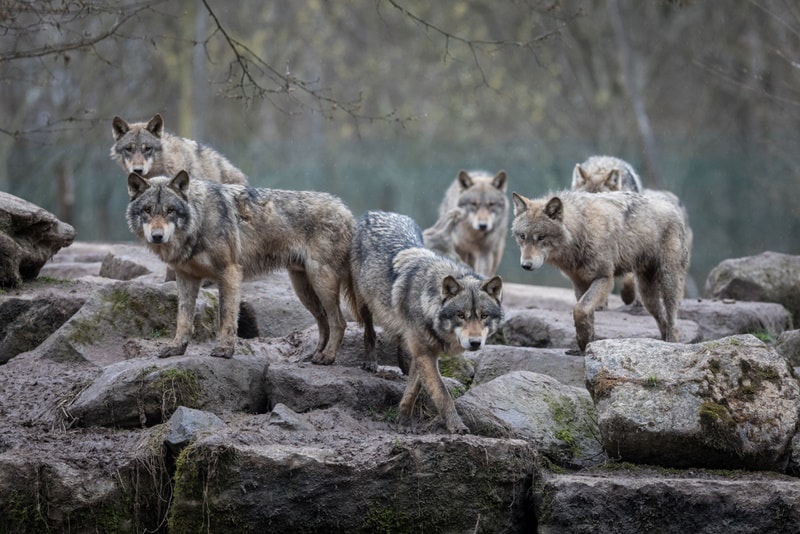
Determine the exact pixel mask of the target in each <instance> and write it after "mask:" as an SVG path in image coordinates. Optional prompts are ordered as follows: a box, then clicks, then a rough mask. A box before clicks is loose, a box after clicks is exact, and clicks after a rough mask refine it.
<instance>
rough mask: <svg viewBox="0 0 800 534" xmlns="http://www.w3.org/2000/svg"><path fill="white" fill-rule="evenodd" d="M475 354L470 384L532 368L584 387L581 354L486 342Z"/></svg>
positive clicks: (584, 378)
mask: <svg viewBox="0 0 800 534" xmlns="http://www.w3.org/2000/svg"><path fill="white" fill-rule="evenodd" d="M474 356H475V375H474V376H473V380H472V385H473V386H477V385H478V384H483V383H486V382H489V381H490V380H493V379H495V378H497V377H499V376H501V375H504V374H508V373H511V372H513V371H531V372H534V373H541V374H545V375H548V376H551V377H553V378H555V379H556V380H558V381H559V382H561V383H562V384H565V385H568V386H575V387H579V388H585V380H586V377H585V376H584V375H585V373H584V360H583V357H582V356H573V355H569V354H566V353H565V352H564V349H535V348H528V347H511V346H506V345H486V346H484V347H483V348H482V349H481V350H480V351H478V352H477V353H475V354H474Z"/></svg>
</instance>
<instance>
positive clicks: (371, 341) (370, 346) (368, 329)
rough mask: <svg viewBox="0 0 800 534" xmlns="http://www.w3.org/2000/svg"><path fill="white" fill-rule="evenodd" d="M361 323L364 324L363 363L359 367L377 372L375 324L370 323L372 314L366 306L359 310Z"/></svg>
mask: <svg viewBox="0 0 800 534" xmlns="http://www.w3.org/2000/svg"><path fill="white" fill-rule="evenodd" d="M359 315H360V317H361V321H362V322H363V323H364V363H362V364H361V367H362V368H363V369H365V370H367V371H369V372H371V373H375V372H377V371H378V354H377V352H376V349H375V344H376V341H377V336H376V334H375V323H374V322H373V321H372V312H371V311H370V310H369V308H368V307H367V305H366V304H362V305H361V307H360V308H359Z"/></svg>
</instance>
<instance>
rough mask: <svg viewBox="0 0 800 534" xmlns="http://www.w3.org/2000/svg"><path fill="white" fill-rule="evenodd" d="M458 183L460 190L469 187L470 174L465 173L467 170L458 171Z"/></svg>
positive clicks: (470, 184) (470, 185)
mask: <svg viewBox="0 0 800 534" xmlns="http://www.w3.org/2000/svg"><path fill="white" fill-rule="evenodd" d="M457 179H458V185H460V186H461V190H462V191H463V190H464V189H469V188H470V187H472V176H470V175H469V173H467V171H463V170H462V171H458V178H457Z"/></svg>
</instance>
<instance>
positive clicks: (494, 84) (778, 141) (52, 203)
mask: <svg viewBox="0 0 800 534" xmlns="http://www.w3.org/2000/svg"><path fill="white" fill-rule="evenodd" d="M0 91H1V92H0V95H1V96H2V98H1V99H0V109H2V112H0V190H3V191H6V192H10V193H12V194H15V195H17V196H20V197H22V198H25V199H27V200H29V201H32V202H35V203H36V204H38V205H40V206H42V207H44V208H46V209H48V210H50V211H52V212H53V213H55V214H56V215H57V216H59V217H60V218H61V219H62V220H65V221H67V222H70V223H71V224H72V225H74V226H75V228H76V230H77V234H78V236H77V239H79V240H83V241H98V240H99V241H115V242H116V241H132V240H133V238H132V236H131V234H130V232H129V231H128V229H127V227H126V226H125V217H124V211H125V206H126V203H127V189H126V179H125V178H126V175H125V173H124V172H123V171H122V170H121V169H120V168H119V167H117V165H116V164H115V163H114V162H112V161H111V160H110V159H109V156H108V154H109V149H110V147H111V144H112V137H111V120H112V118H113V117H114V115H120V116H122V117H123V118H125V119H126V120H128V121H131V122H132V121H143V120H148V119H149V118H150V117H151V116H152V115H153V114H154V113H156V112H159V113H161V114H162V115H163V116H164V118H165V121H166V128H167V130H168V131H170V132H172V133H176V134H179V135H181V136H185V137H190V138H193V139H197V140H199V141H201V142H204V143H206V144H208V145H210V146H212V147H214V148H216V149H217V150H219V151H220V152H222V153H223V154H225V155H226V156H227V157H228V159H230V160H231V161H232V162H233V163H234V164H235V165H237V166H238V167H239V168H241V169H242V170H243V171H244V172H245V173H247V174H248V175H249V177H250V180H251V183H252V184H253V185H256V186H264V187H277V188H289V189H313V190H320V191H328V192H331V193H334V194H336V195H338V196H340V197H341V198H342V199H344V201H345V202H346V203H347V204H348V205H349V206H350V207H351V209H352V211H353V213H354V214H356V215H359V214H361V213H363V212H364V211H366V210H368V209H372V208H381V209H386V210H393V211H398V212H402V213H406V214H409V215H411V216H413V217H414V218H415V219H416V220H417V221H418V223H419V224H420V225H421V226H423V227H425V226H428V225H430V224H432V223H433V222H434V220H435V219H436V211H437V207H438V204H439V202H440V200H441V198H442V196H443V194H444V191H445V189H446V188H447V186H448V185H449V183H450V182H451V181H452V180H453V178H455V176H456V174H457V172H458V170H459V169H462V168H464V169H485V170H487V171H489V172H496V171H497V170H499V169H505V170H506V171H508V173H509V192H510V191H518V192H520V193H522V194H524V195H526V196H539V195H543V194H545V193H547V192H549V191H552V190H557V189H561V188H567V187H569V185H570V180H571V173H572V169H573V167H574V165H575V164H576V163H578V162H581V161H583V160H584V159H585V158H586V157H588V156H589V155H592V154H609V155H616V156H618V157H621V158H623V159H626V160H628V161H629V162H631V163H632V164H633V165H634V166H635V168H636V169H637V170H638V171H639V174H640V175H641V177H642V181H643V183H644V184H645V186H646V187H651V188H659V189H668V190H671V191H673V192H674V193H676V194H677V195H678V196H680V197H681V198H682V200H683V201H684V203H685V204H686V206H687V207H688V211H689V214H690V218H691V224H692V227H693V229H694V236H695V237H694V250H693V256H692V271H691V273H692V275H693V277H694V279H695V280H696V282H697V284H698V285H699V286H700V290H701V291H702V284H703V282H704V281H705V278H706V276H707V274H708V272H709V270H710V269H711V268H713V267H714V266H715V265H716V264H717V263H719V262H720V261H722V260H723V259H726V258H729V257H740V256H745V255H752V254H757V253H760V252H762V251H764V250H774V251H780V252H786V253H793V254H797V253H800V239H798V235H800V203H798V202H797V190H798V185H800V180H799V179H798V178H800V145H799V144H798V138H799V137H800V6H798V4H797V3H796V2H795V1H794V0H751V1H749V0H715V1H713V2H711V1H700V0H694V1H692V0H682V1H679V0H673V1H668V0H643V1H637V2H622V1H620V0H608V1H600V0H585V1H581V0H561V1H559V0H463V1H462V0H448V1H442V2H429V1H426V0H341V1H333V0H292V1H291V2H289V1H272V2H263V1H253V0H239V1H237V2H225V1H223V0H168V1H164V0H123V1H119V0H113V1H112V0H99V1H83V0H0ZM506 248H507V252H506V256H505V258H504V260H503V265H502V266H501V273H500V274H502V275H503V276H504V278H505V279H507V280H510V281H523V282H529V283H538V284H544V283H550V284H558V285H566V280H565V279H564V278H562V277H561V276H560V275H558V274H557V273H556V272H555V271H554V269H551V268H545V269H543V270H542V272H539V273H533V274H531V273H527V272H524V271H522V270H521V269H520V268H519V263H518V249H517V247H516V245H515V244H514V243H513V241H512V240H511V237H510V236H509V241H508V243H507V247H506Z"/></svg>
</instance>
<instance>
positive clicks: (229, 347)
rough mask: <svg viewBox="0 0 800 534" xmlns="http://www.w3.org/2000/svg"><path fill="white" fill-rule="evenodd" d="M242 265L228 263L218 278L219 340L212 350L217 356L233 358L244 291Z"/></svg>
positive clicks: (213, 354) (212, 354)
mask: <svg viewBox="0 0 800 534" xmlns="http://www.w3.org/2000/svg"><path fill="white" fill-rule="evenodd" d="M242 277H243V274H242V267H241V266H240V265H239V264H236V263H232V264H230V265H227V266H226V267H225V269H224V271H223V272H222V276H220V277H219V279H218V280H217V285H218V286H219V340H218V342H217V346H216V347H214V348H213V349H212V350H211V356H214V357H215V358H232V357H233V353H234V351H235V349H236V340H237V337H238V336H237V332H238V327H239V304H240V302H241V293H242Z"/></svg>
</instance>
